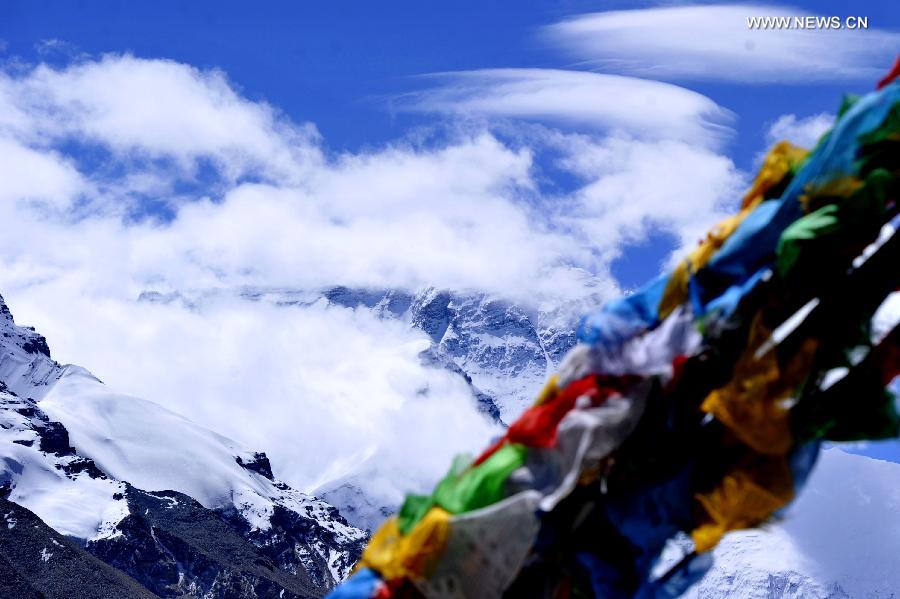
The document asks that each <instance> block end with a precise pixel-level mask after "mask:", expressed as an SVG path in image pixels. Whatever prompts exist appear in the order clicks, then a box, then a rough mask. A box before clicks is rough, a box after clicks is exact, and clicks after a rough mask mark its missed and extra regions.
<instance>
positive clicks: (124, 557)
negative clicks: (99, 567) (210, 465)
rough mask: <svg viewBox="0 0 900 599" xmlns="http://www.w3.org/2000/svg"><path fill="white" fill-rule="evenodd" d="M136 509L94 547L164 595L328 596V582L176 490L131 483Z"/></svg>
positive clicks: (130, 494) (130, 502)
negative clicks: (286, 562) (284, 560)
mask: <svg viewBox="0 0 900 599" xmlns="http://www.w3.org/2000/svg"><path fill="white" fill-rule="evenodd" d="M125 495H126V499H127V501H128V509H129V512H130V513H129V515H128V516H126V517H125V518H124V519H123V520H122V521H121V522H119V524H118V525H117V527H116V533H117V534H114V535H112V536H111V537H109V538H104V539H100V540H96V541H91V542H90V543H88V545H87V549H88V551H90V552H91V553H93V554H94V555H95V556H97V557H99V558H100V559H102V560H103V561H105V562H106V563H108V564H110V565H113V566H115V567H116V568H118V569H120V570H122V571H123V572H126V573H127V574H129V575H131V576H132V577H134V578H135V579H136V580H138V581H140V582H141V583H142V584H144V585H145V586H146V587H147V588H148V589H150V590H152V591H153V592H154V593H157V594H158V595H160V596H162V597H181V596H190V597H210V598H212V597H220V598H223V599H225V598H231V597H272V598H274V597H289V598H302V597H321V596H322V595H324V594H325V592H326V590H327V589H326V588H322V587H320V586H318V585H316V584H315V582H313V580H312V579H311V577H310V576H309V574H308V573H307V572H306V571H305V570H304V569H303V568H302V567H301V566H299V565H295V566H294V568H293V570H292V571H287V570H285V569H283V568H282V567H280V565H279V564H277V563H276V562H275V561H273V560H272V558H270V557H269V556H268V555H266V554H265V553H263V552H262V551H260V550H259V549H258V548H257V547H255V546H254V545H253V544H251V543H248V542H247V540H246V539H245V538H243V537H242V536H241V535H240V534H238V532H236V531H235V529H234V528H233V526H232V525H231V524H229V523H228V522H226V521H225V519H224V518H222V517H221V515H220V514H218V513H217V512H214V511H213V510H209V509H207V508H204V507H203V506H202V505H200V504H199V503H197V502H196V501H194V500H193V499H191V498H190V497H188V496H187V495H184V494H182V493H176V492H174V491H162V492H155V493H149V492H145V491H140V490H138V489H135V488H133V487H131V486H128V488H127V491H126V493H125Z"/></svg>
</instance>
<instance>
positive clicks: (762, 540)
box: [687, 449, 900, 599]
mask: <svg viewBox="0 0 900 599" xmlns="http://www.w3.org/2000/svg"><path fill="white" fill-rule="evenodd" d="M898 555H900V464H895V463H893V462H885V461H880V460H873V459H871V458H866V457H863V456H857V455H851V454H848V453H845V452H843V451H841V450H840V449H830V450H826V451H824V452H823V453H822V455H821V457H820V458H819V463H818V464H817V466H816V469H815V470H814V471H813V474H812V476H811V478H810V480H809V482H808V484H807V486H806V488H805V489H804V490H803V492H802V493H801V495H800V496H799V498H798V499H797V501H796V502H795V503H794V504H793V505H792V506H791V508H790V510H789V511H788V513H787V514H786V515H785V517H784V519H783V520H782V521H781V522H779V523H776V524H772V525H770V526H768V527H766V528H765V529H763V530H756V531H742V532H735V533H731V534H729V535H728V536H726V537H725V539H724V541H723V542H722V543H721V544H720V545H719V546H718V547H717V548H716V549H715V551H714V558H715V562H714V563H715V565H714V566H713V568H712V570H711V571H710V572H709V573H708V574H707V575H706V576H705V577H704V578H703V580H702V581H701V582H699V583H698V584H697V585H695V586H694V587H693V588H692V589H691V590H690V591H689V592H688V593H687V597H691V598H697V599H719V598H724V597H735V598H737V597H740V598H746V599H851V598H852V599H890V598H894V597H897V596H900V568H898V563H900V562H898V557H897V556H898Z"/></svg>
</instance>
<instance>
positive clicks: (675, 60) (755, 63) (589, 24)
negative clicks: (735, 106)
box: [545, 4, 900, 83]
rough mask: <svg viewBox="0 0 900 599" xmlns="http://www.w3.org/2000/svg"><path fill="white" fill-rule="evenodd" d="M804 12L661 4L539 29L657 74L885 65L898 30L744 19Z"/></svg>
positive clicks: (878, 70)
mask: <svg viewBox="0 0 900 599" xmlns="http://www.w3.org/2000/svg"><path fill="white" fill-rule="evenodd" d="M807 14H809V13H807V12H805V11H803V10H799V9H796V8H790V7H786V6H773V5H762V4H709V5H691V6H666V7H654V8H643V9H635V10H620V11H608V12H598V13H592V14H585V15H579V16H576V17H572V18H570V19H566V20H564V21H561V22H559V23H557V24H555V25H551V26H549V27H547V28H546V29H545V32H546V35H547V36H548V38H549V39H550V40H551V41H552V42H554V43H556V44H559V45H560V46H562V47H564V48H566V49H567V50H568V51H569V52H570V53H571V54H572V55H573V56H575V57H577V58H578V59H579V60H582V61H584V62H585V63H586V64H588V65H592V66H594V67H596V68H600V69H603V70H604V71H611V72H619V73H628V74H631V75H637V76H641V77H652V78H659V79H693V80H727V81H731V82H735V83H807V82H810V81H840V80H848V79H849V80H865V81H872V82H874V81H877V80H878V79H879V78H880V77H881V76H882V75H883V73H884V72H885V71H886V70H887V69H888V68H889V67H890V65H891V63H892V61H893V58H894V56H895V54H896V52H897V47H898V46H900V34H897V33H893V32H888V31H884V30H878V29H874V28H872V29H867V30H850V29H841V30H801V29H767V30H760V29H750V28H749V27H748V23H747V18H748V17H756V16H772V17H776V16H786V17H791V18H792V17H795V16H800V17H802V16H805V15H807ZM850 14H851V15H852V14H853V13H852V12H851V13H850ZM843 16H847V15H843Z"/></svg>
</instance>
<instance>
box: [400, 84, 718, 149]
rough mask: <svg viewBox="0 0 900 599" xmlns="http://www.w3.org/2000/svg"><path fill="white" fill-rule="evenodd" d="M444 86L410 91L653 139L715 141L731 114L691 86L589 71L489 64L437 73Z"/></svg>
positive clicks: (443, 107)
mask: <svg viewBox="0 0 900 599" xmlns="http://www.w3.org/2000/svg"><path fill="white" fill-rule="evenodd" d="M432 78H434V79H437V80H438V81H441V82H443V83H442V84H441V85H439V86H437V87H434V88H432V89H428V90H425V91H421V92H418V93H414V94H409V95H406V96H404V97H401V98H400V99H399V100H398V106H400V107H401V108H402V107H405V108H407V109H411V110H420V111H437V112H450V113H454V114H457V115H473V114H474V115H487V116H493V117H498V116H499V117H510V118H525V119H536V120H544V121H548V122H551V123H565V124H568V125H573V126H578V127H589V128H594V129H599V130H603V131H607V132H609V131H620V132H626V133H629V134H632V135H638V136H640V137H642V138H649V139H681V140H685V141H691V142H694V143H703V144H705V145H709V144H714V143H715V142H717V141H719V140H721V139H722V138H723V137H724V136H726V135H727V134H729V133H730V129H729V128H728V127H727V126H726V124H727V123H728V122H729V121H730V120H731V114H730V113H729V112H728V111H727V110H725V109H723V108H721V107H720V106H718V105H717V104H716V103H715V102H713V101H712V100H710V99H709V98H707V97H706V96H703V95H702V94H698V93H697V92H693V91H690V90H688V89H685V88H682V87H678V86H675V85H671V84H668V83H661V82H659V81H649V80H645V79H636V78H634V77H623V76H619V75H603V74H599V73H588V72H583V71H562V70H555V69H485V70H480V71H464V72H458V73H444V74H440V75H433V76H432Z"/></svg>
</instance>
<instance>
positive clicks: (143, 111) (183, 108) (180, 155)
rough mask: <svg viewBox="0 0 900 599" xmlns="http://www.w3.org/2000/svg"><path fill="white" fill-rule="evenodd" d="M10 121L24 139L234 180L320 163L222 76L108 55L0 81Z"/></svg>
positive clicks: (299, 132)
mask: <svg viewBox="0 0 900 599" xmlns="http://www.w3.org/2000/svg"><path fill="white" fill-rule="evenodd" d="M0 90H2V92H5V93H3V95H2V96H0V97H2V98H3V100H0V106H4V107H9V108H11V112H10V114H11V115H13V117H14V118H13V117H6V118H5V119H4V121H6V122H4V121H0V125H6V127H7V128H8V130H11V131H12V132H13V133H15V134H17V135H19V136H23V137H25V138H26V139H28V140H30V141H32V142H37V143H39V142H40V140H41V139H44V138H47V137H50V138H52V139H61V138H62V139H69V140H76V141H79V142H84V141H87V142H96V143H99V144H102V145H104V146H105V147H107V148H108V149H109V150H111V151H113V152H116V153H117V154H118V155H119V156H120V157H131V158H150V159H154V158H167V159H171V160H174V161H176V162H177V163H178V165H179V166H181V167H183V168H187V169H190V168H192V167H194V166H195V165H196V160H197V159H199V158H208V159H212V160H215V161H216V162H217V166H219V167H220V168H221V169H222V170H223V171H224V174H226V175H228V176H230V177H232V178H234V177H237V176H240V175H247V174H258V175H260V176H268V177H278V178H285V177H296V176H299V175H301V174H303V171H302V167H303V166H305V164H306V163H307V162H313V163H316V162H318V160H319V159H320V156H319V155H318V152H317V148H316V145H315V143H314V142H315V138H316V135H317V134H316V132H315V129H314V128H312V127H311V126H309V125H305V126H298V125H294V124H293V123H291V122H290V121H288V120H286V119H284V118H282V117H281V116H280V115H279V114H278V113H277V112H276V111H275V110H274V109H272V108H271V107H269V106H268V105H266V104H264V103H259V102H250V101H247V100H245V99H244V98H242V97H240V96H239V95H238V94H237V93H236V92H235V91H234V90H233V89H232V87H231V86H230V84H229V82H228V80H227V78H226V77H225V75H224V74H223V73H221V72H219V71H200V70H198V69H194V68H192V67H189V66H187V65H184V64H180V63H176V62H172V61H168V60H141V59H138V58H134V57H132V56H128V55H125V56H114V55H109V56H105V57H103V58H102V59H100V60H97V61H86V62H83V63H80V64H76V65H73V66H70V67H68V68H64V69H54V68H52V67H49V66H46V65H40V66H38V67H37V68H35V69H34V70H32V71H31V72H29V73H28V75H27V76H26V77H12V76H9V75H6V76H5V77H3V78H2V79H0Z"/></svg>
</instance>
